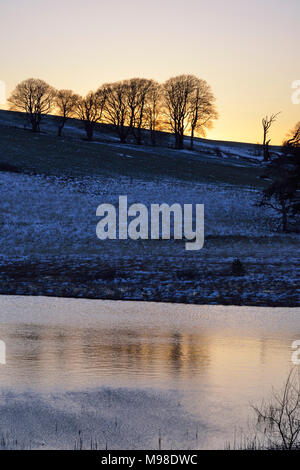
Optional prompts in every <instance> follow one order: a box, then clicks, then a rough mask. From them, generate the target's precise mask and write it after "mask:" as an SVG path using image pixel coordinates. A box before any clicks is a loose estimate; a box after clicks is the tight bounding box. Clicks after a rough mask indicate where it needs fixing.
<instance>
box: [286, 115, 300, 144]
mask: <svg viewBox="0 0 300 470" xmlns="http://www.w3.org/2000/svg"><path fill="white" fill-rule="evenodd" d="M283 145H285V146H293V147H300V121H299V122H297V124H296V125H295V127H294V129H292V130H291V131H290V132H289V134H288V136H287V139H286V140H285V141H284V142H283Z"/></svg>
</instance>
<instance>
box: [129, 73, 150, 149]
mask: <svg viewBox="0 0 300 470" xmlns="http://www.w3.org/2000/svg"><path fill="white" fill-rule="evenodd" d="M127 84H128V98H127V99H128V106H129V109H130V128H131V131H132V133H133V136H134V138H135V140H136V143H137V144H138V145H141V143H142V129H143V128H145V121H146V103H147V99H148V94H149V91H150V88H151V85H152V80H148V79H146V78H131V79H130V80H128V81H127Z"/></svg>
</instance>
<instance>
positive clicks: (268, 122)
mask: <svg viewBox="0 0 300 470" xmlns="http://www.w3.org/2000/svg"><path fill="white" fill-rule="evenodd" d="M279 114H280V112H279V113H276V114H272V115H271V116H270V117H269V116H266V117H264V118H263V119H262V121H261V122H262V126H263V132H264V134H263V155H264V161H265V162H267V161H268V160H269V158H270V155H269V144H270V142H271V139H268V136H269V131H270V128H271V126H272V124H273V123H274V122H275V121H276V119H277V116H278V115H279Z"/></svg>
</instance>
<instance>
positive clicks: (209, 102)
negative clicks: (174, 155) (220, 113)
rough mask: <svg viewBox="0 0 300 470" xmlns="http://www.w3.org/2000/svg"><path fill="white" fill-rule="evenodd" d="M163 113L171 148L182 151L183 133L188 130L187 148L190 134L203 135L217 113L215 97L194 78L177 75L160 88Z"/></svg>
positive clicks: (200, 81) (192, 76)
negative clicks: (173, 139)
mask: <svg viewBox="0 0 300 470" xmlns="http://www.w3.org/2000/svg"><path fill="white" fill-rule="evenodd" d="M163 88H164V98H165V114H166V116H167V121H168V126H169V128H170V129H171V131H172V132H173V134H174V137H175V146H176V148H178V149H182V148H183V142H184V134H185V132H186V131H187V130H188V129H190V131H191V148H193V141H194V134H195V132H196V131H198V132H199V133H203V132H204V128H205V127H209V126H210V125H211V123H212V120H213V119H216V117H217V113H216V110H215V107H214V101H215V98H214V96H213V94H212V92H211V89H210V87H209V85H208V84H207V83H206V82H205V80H201V79H199V78H197V77H195V76H194V75H179V76H177V77H172V78H170V79H169V80H167V81H166V82H165V83H164V85H163Z"/></svg>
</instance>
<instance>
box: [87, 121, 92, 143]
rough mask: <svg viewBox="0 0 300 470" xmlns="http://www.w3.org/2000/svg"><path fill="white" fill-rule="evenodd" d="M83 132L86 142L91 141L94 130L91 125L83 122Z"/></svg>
mask: <svg viewBox="0 0 300 470" xmlns="http://www.w3.org/2000/svg"><path fill="white" fill-rule="evenodd" d="M85 132H86V137H87V140H93V134H94V129H93V127H92V125H91V123H90V122H88V121H86V122H85Z"/></svg>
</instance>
